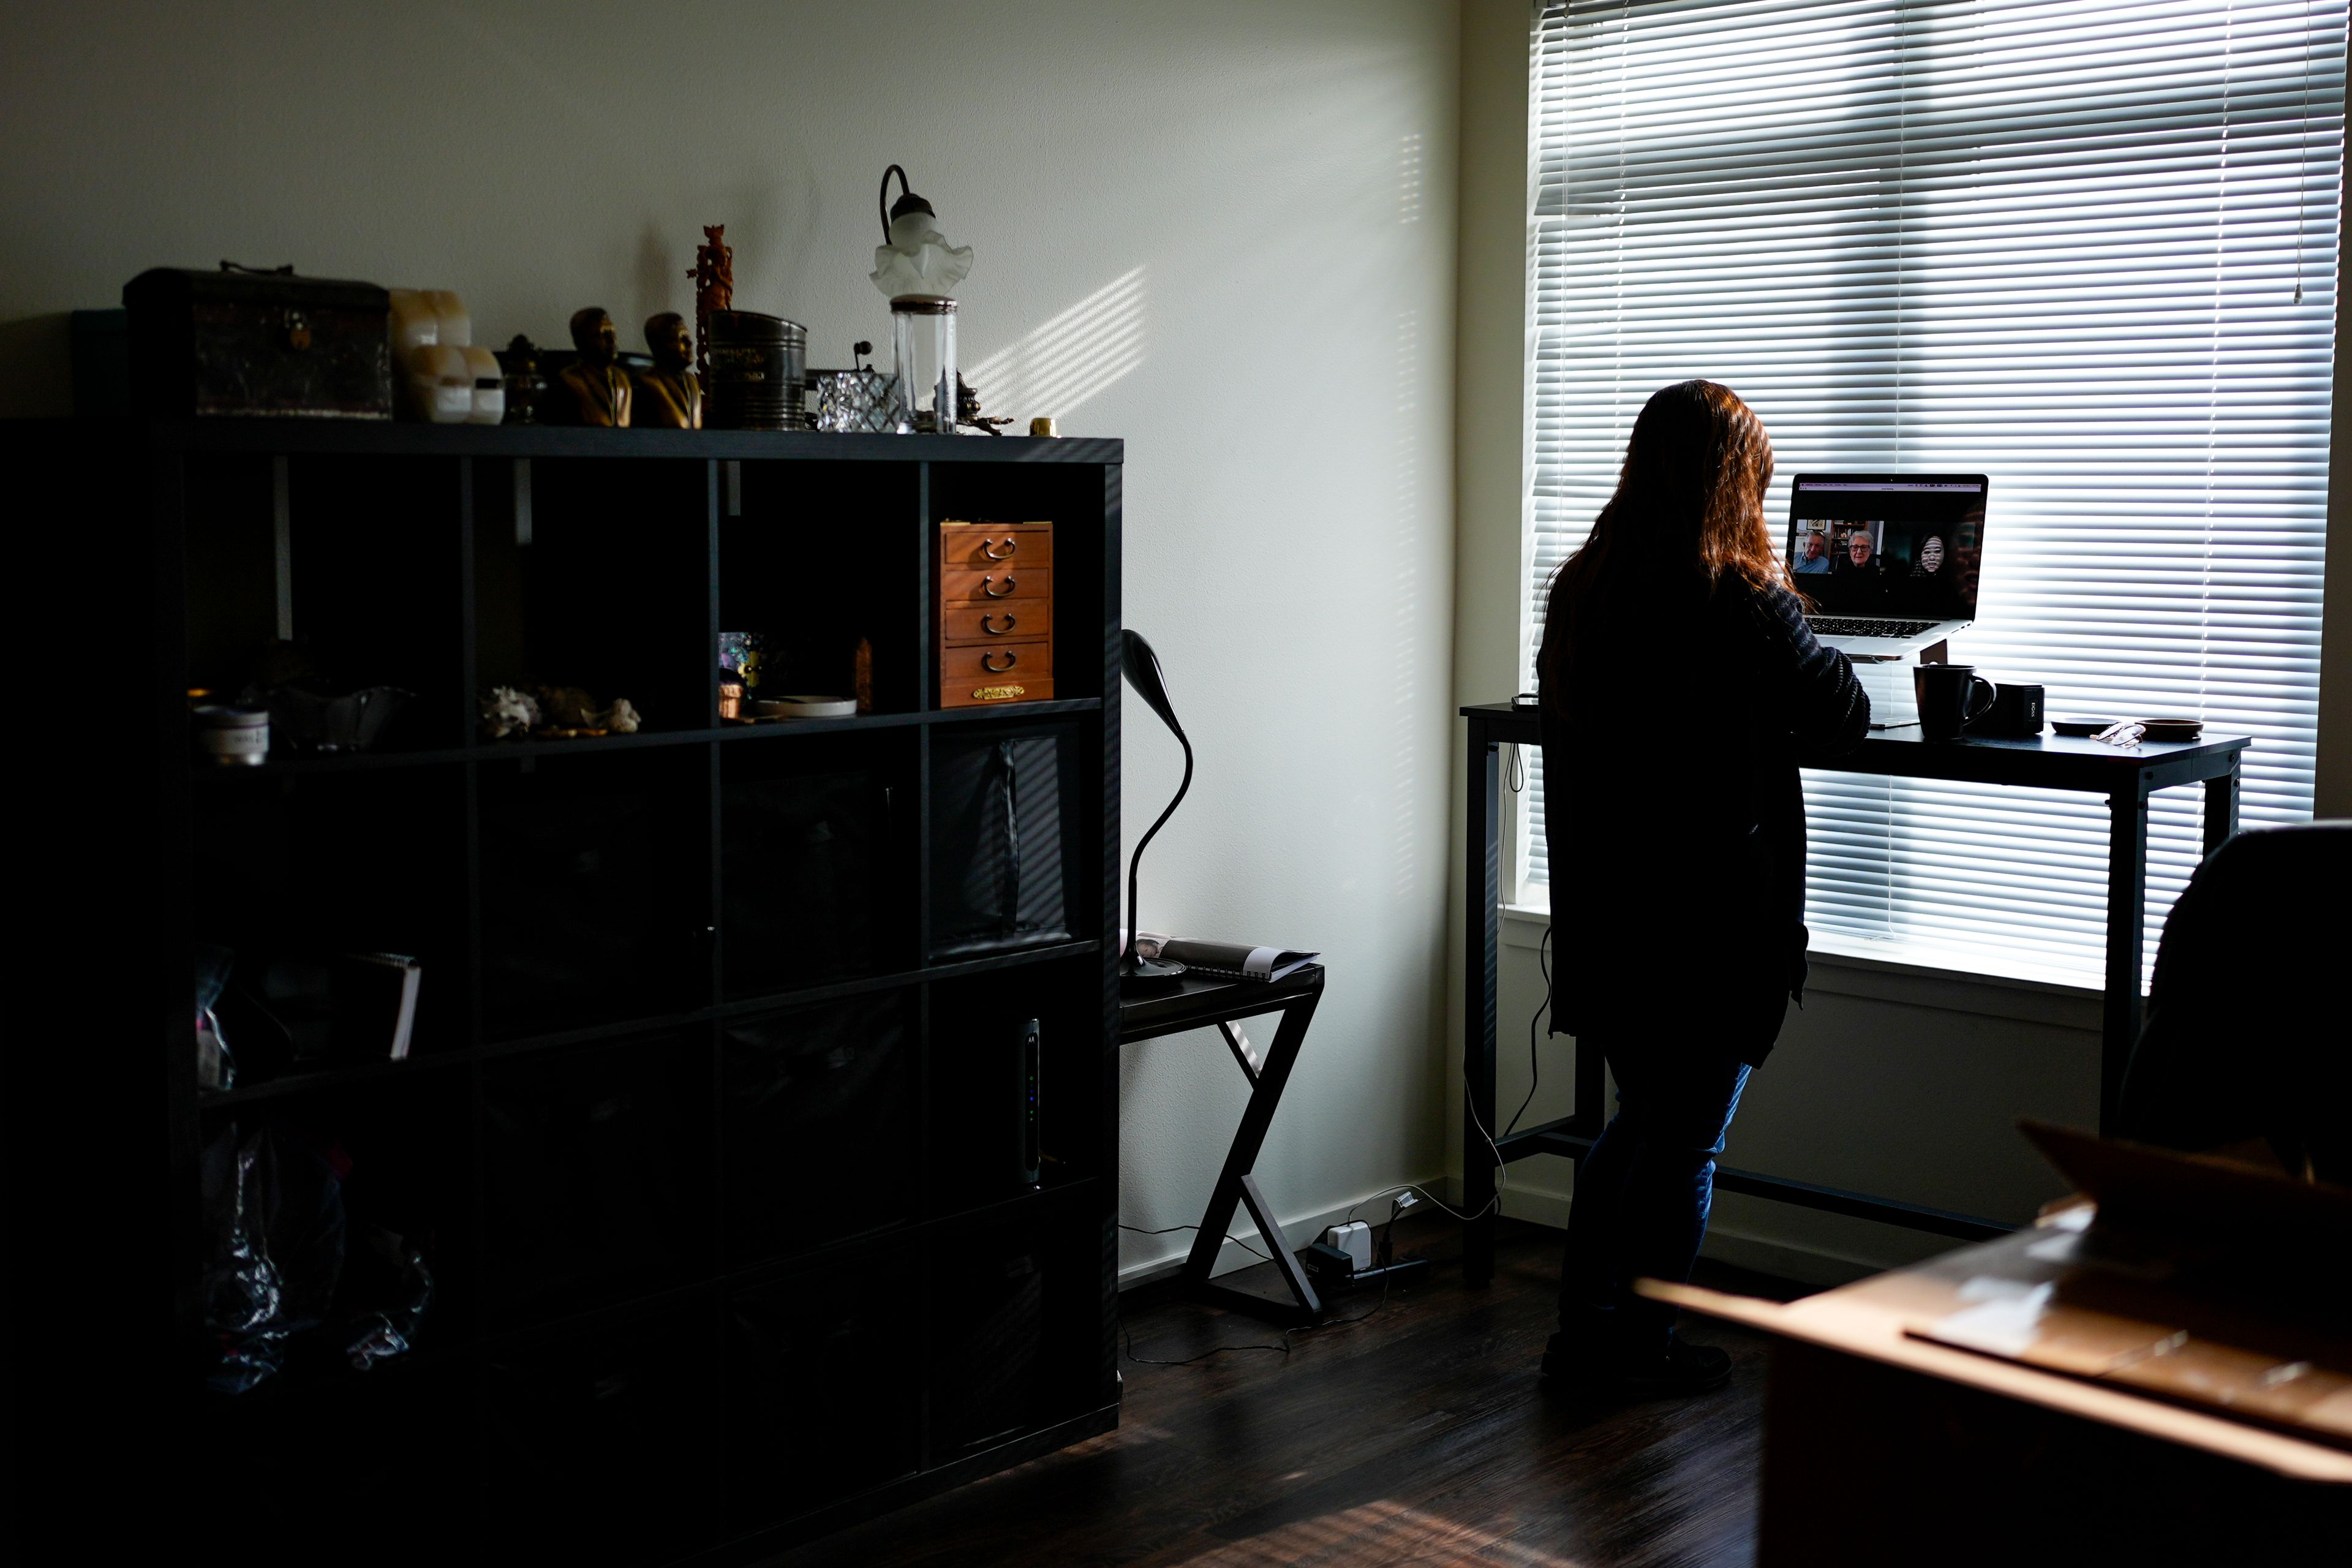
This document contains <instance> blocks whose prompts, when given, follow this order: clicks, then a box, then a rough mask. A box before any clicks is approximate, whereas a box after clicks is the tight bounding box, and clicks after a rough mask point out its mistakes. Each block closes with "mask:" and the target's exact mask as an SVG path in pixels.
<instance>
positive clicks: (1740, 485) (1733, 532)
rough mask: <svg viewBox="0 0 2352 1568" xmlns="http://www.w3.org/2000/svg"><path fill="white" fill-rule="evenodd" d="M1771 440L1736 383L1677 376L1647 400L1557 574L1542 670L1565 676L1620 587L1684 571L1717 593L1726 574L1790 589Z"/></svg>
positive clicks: (1659, 583) (1659, 581) (1550, 676)
mask: <svg viewBox="0 0 2352 1568" xmlns="http://www.w3.org/2000/svg"><path fill="white" fill-rule="evenodd" d="M1771 482H1772V438H1771V437H1769V436H1767V435H1766V434H1765V433H1764V422H1763V421H1762V420H1760V419H1759V418H1757V417H1756V413H1755V411H1754V410H1753V409H1751V408H1749V407H1748V405H1746V404H1745V403H1742V402H1741V401H1740V400H1739V395H1738V394H1737V393H1735V392H1733V391H1732V390H1731V388H1729V387H1727V386H1725V385H1722V384H1719V383H1717V382H1712V381H1678V382H1676V383H1675V384H1674V385H1672V386H1668V387H1662V388H1660V389H1659V390H1658V391H1657V392H1656V393H1655V394H1654V395H1652V396H1651V398H1650V401H1649V402H1648V403H1646V404H1644V405H1643V406H1642V413H1641V416H1640V417H1639V418H1637V419H1635V420H1634V421H1633V437H1631V438H1630V439H1629V440H1627V442H1626V443H1625V466H1624V467H1623V468H1621V469H1619V470H1618V474H1617V493H1616V494H1615V495H1612V496H1611V497H1610V498H1609V504H1608V505H1607V506H1604V507H1602V508H1601V515H1600V516H1599V517H1598V518H1596V519H1595V520H1594V521H1593V524H1592V531H1591V533H1589V534H1587V535H1586V536H1585V540H1584V543H1583V545H1582V546H1581V547H1580V548H1579V549H1578V551H1577V552H1576V553H1575V554H1573V555H1571V556H1570V557H1569V558H1568V559H1567V560H1566V561H1564V562H1562V563H1560V568H1559V571H1558V572H1557V573H1555V574H1553V576H1552V580H1551V591H1550V593H1549V595H1548V602H1547V604H1546V606H1545V611H1544V638H1543V652H1542V656H1541V664H1540V673H1541V675H1542V677H1543V679H1545V680H1546V681H1547V682H1553V681H1558V680H1559V679H1562V678H1564V677H1565V676H1566V675H1567V674H1568V673H1569V669H1570V666H1571V665H1572V664H1573V663H1574V662H1575V660H1576V643H1577V634H1578V631H1579V628H1580V626H1587V625H1590V624H1591V616H1592V613H1593V611H1594V610H1595V608H1596V607H1598V606H1599V605H1601V603H1602V602H1603V601H1604V600H1606V599H1607V598H1609V597H1610V596H1611V595H1612V594H1614V593H1615V592H1617V591H1619V590H1620V588H1621V587H1622V586H1630V585H1631V584H1637V583H1638V584H1645V585H1649V586H1652V587H1655V588H1664V587H1665V586H1666V585H1667V584H1670V583H1671V582H1672V581H1673V580H1675V579H1676V578H1680V579H1683V580H1685V581H1686V582H1697V583H1704V584H1706V590H1707V592H1708V593H1710V594H1712V593H1713V592H1714V590H1715V589H1716V588H1717V586H1719V585H1720V584H1722V582H1723V580H1724V579H1725V578H1726V577H1737V578H1739V579H1742V580H1743V581H1745V582H1747V583H1748V584H1751V585H1752V586H1755V587H1759V588H1763V587H1770V586H1779V587H1784V588H1785V587H1790V586H1791V584H1790V580H1789V573H1788V568H1787V567H1786V566H1785V565H1783V564H1782V563H1781V561H1780V551H1779V550H1778V549H1777V548H1775V546H1774V544H1773V542H1772V531H1771V530H1770V529H1769V527H1767V526H1766V524H1765V521H1764V491H1765V489H1766V487H1768V486H1769V485H1770V484H1771Z"/></svg>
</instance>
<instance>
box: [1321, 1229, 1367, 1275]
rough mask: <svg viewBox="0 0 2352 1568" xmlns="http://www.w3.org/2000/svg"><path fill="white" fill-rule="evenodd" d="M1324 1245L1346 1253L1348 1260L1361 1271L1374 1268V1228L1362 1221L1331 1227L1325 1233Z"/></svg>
mask: <svg viewBox="0 0 2352 1568" xmlns="http://www.w3.org/2000/svg"><path fill="white" fill-rule="evenodd" d="M1323 1245H1324V1246H1326V1247H1337V1248H1338V1249H1339V1251H1341V1252H1344V1253H1346V1254H1347V1255H1348V1260H1349V1262H1350V1263H1352V1264H1354V1265H1355V1266H1356V1267H1357V1268H1360V1269H1363V1268H1370V1267H1371V1266H1372V1227H1371V1226H1369V1225H1366V1224H1365V1223H1364V1222H1363V1221H1362V1220H1351V1221H1349V1223H1348V1224H1346V1225H1335V1226H1331V1227H1330V1228H1329V1229H1328V1230H1326V1231H1325V1232H1324V1233H1323Z"/></svg>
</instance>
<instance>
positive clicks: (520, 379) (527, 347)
mask: <svg viewBox="0 0 2352 1568" xmlns="http://www.w3.org/2000/svg"><path fill="white" fill-rule="evenodd" d="M499 369H500V370H502V371H504V372H505V373H506V378H507V414H506V419H505V423H507V424H509V425H536V424H538V423H539V400H540V396H541V394H542V393H544V392H545V391H546V385H545V384H544V383H542V382H541V380H540V378H539V345H538V344H536V343H534V342H531V341H530V339H529V338H527V337H525V336H523V335H522V334H521V333H520V332H517V333H516V334H515V335H514V336H513V337H512V338H510V339H509V340H508V342H507V346H506V347H505V348H503V349H501V350H499Z"/></svg>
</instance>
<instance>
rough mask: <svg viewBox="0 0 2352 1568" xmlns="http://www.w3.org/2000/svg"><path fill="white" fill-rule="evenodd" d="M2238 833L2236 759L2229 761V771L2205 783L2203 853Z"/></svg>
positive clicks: (2214, 848) (2207, 852) (2210, 851)
mask: <svg viewBox="0 0 2352 1568" xmlns="http://www.w3.org/2000/svg"><path fill="white" fill-rule="evenodd" d="M2237 831H2238V759H2237V757H2234V756H2233V757H2231V759H2230V771H2229V772H2228V773H2222V774H2221V775H2219V776H2218V777H2215V778H2210V779H2207V780H2206V781H2205V853H2206V854H2208V855H2210V854H2211V853H2213V851H2214V850H2216V849H2219V848H2220V847H2221V846H2222V845H2224V844H2226V843H2228V842H2229V839H2230V836H2231V834H2233V833H2235V832H2237Z"/></svg>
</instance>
